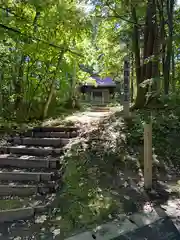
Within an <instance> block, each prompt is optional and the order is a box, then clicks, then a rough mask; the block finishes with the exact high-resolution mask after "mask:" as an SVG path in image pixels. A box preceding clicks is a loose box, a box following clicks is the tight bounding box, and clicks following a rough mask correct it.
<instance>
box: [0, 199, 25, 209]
mask: <svg viewBox="0 0 180 240" xmlns="http://www.w3.org/2000/svg"><path fill="white" fill-rule="evenodd" d="M22 207H23V202H22V201H20V200H19V199H1V200H0V210H10V209H14V208H22Z"/></svg>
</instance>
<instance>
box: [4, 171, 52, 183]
mask: <svg viewBox="0 0 180 240" xmlns="http://www.w3.org/2000/svg"><path fill="white" fill-rule="evenodd" d="M53 176H54V173H51V172H50V173H43V172H17V171H13V172H5V171H4V172H0V181H22V182H29V181H33V182H44V181H51V180H53Z"/></svg>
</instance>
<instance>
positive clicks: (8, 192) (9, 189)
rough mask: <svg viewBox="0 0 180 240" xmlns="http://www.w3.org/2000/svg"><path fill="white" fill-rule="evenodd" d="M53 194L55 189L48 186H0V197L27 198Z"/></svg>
mask: <svg viewBox="0 0 180 240" xmlns="http://www.w3.org/2000/svg"><path fill="white" fill-rule="evenodd" d="M53 192H55V188H54V187H53V186H52V185H50V184H46V185H42V184H41V185H39V186H38V185H23V184H16V185H13V184H12V183H11V184H3V185H2V184H1V185H0V197H4V196H19V197H28V196H32V195H35V194H49V193H53Z"/></svg>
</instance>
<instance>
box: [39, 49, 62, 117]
mask: <svg viewBox="0 0 180 240" xmlns="http://www.w3.org/2000/svg"><path fill="white" fill-rule="evenodd" d="M65 52H66V50H62V51H61V52H60V54H59V58H58V61H57V65H56V70H55V73H54V76H53V79H52V82H51V87H50V91H49V94H48V98H47V101H46V103H45V106H44V109H43V119H44V118H46V117H47V113H48V109H49V105H50V103H51V101H52V98H53V96H54V93H55V83H56V80H57V79H56V77H57V72H58V71H59V67H60V64H61V61H62V58H63V56H64V53H65Z"/></svg>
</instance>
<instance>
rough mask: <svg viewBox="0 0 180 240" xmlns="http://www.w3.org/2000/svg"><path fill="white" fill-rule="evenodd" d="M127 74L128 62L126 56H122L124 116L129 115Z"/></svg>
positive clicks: (128, 70)
mask: <svg viewBox="0 0 180 240" xmlns="http://www.w3.org/2000/svg"><path fill="white" fill-rule="evenodd" d="M129 76H130V64H129V58H128V56H125V58H124V103H123V111H124V116H125V117H129Z"/></svg>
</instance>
